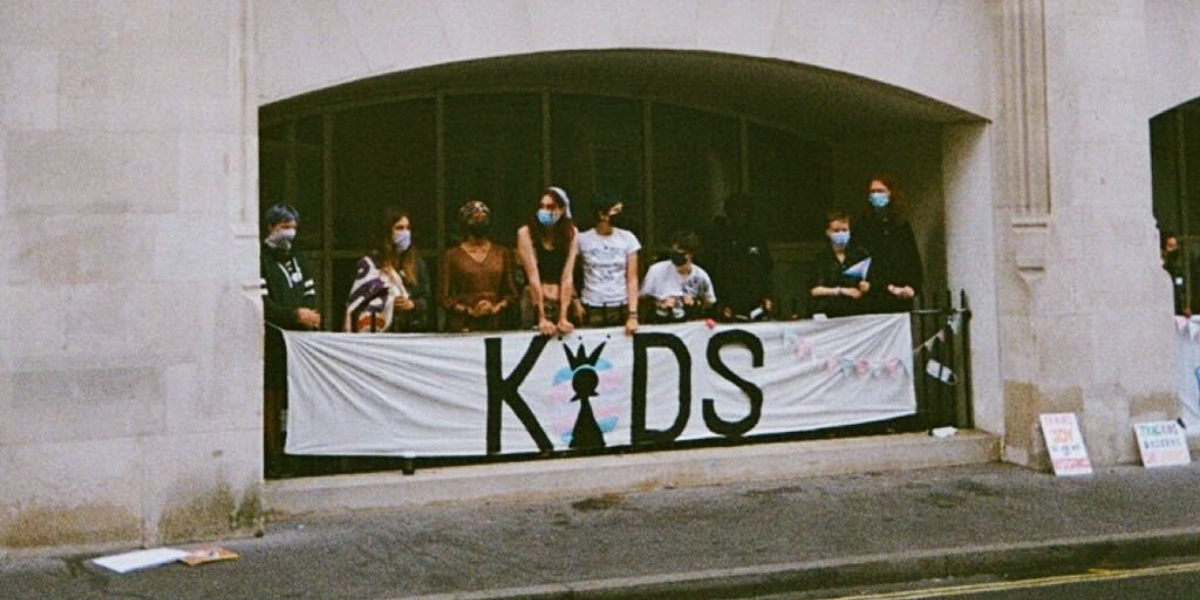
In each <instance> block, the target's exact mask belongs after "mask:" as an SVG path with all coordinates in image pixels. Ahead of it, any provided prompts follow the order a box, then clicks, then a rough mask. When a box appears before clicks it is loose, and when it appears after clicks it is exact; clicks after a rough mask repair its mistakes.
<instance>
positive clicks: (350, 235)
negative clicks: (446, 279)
mask: <svg viewBox="0 0 1200 600" xmlns="http://www.w3.org/2000/svg"><path fill="white" fill-rule="evenodd" d="M435 119H436V117H435V104H434V101H433V100H414V101H408V102H395V103H389V104H380V105H374V106H367V107H364V108H357V109H353V110H348V111H345V112H341V113H338V114H337V116H336V117H335V119H334V126H333V155H334V158H333V160H334V177H333V193H334V228H333V230H334V248H335V249H338V250H360V251H365V250H367V249H368V248H370V247H371V246H373V245H375V244H376V243H378V239H379V238H380V237H381V236H382V233H381V232H382V231H383V228H384V227H385V225H384V224H382V223H380V220H381V219H382V213H383V212H384V211H385V210H386V209H388V208H390V207H398V208H402V209H404V210H407V211H408V212H409V215H410V221H411V223H412V227H413V241H414V243H416V244H419V245H421V246H425V247H434V246H436V244H437V240H436V234H437V220H436V215H437V190H436V186H437V172H436V170H437V147H436V144H437V141H436V135H437V130H436V127H437V124H436V121H435ZM352 266H353V265H352Z"/></svg>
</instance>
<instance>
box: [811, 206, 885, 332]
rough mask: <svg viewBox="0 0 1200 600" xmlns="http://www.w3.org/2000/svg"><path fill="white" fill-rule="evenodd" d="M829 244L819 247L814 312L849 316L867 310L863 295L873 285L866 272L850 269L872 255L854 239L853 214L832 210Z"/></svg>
mask: <svg viewBox="0 0 1200 600" xmlns="http://www.w3.org/2000/svg"><path fill="white" fill-rule="evenodd" d="M825 222H826V227H825V235H826V236H827V237H828V238H829V245H828V246H825V247H824V248H821V249H820V250H818V251H817V255H816V258H815V261H814V262H815V270H814V272H813V287H812V289H811V290H809V293H810V294H811V295H812V297H813V315H818V314H820V315H825V316H826V317H848V316H851V315H858V314H862V313H864V312H866V308H865V305H864V300H863V298H864V297H865V294H866V293H867V292H868V291H869V290H870V289H871V284H870V283H868V282H867V280H866V279H867V275H870V274H871V273H870V270H869V269H864V271H866V273H865V274H857V275H856V274H853V273H848V272H847V270H849V269H851V268H853V267H856V266H857V265H860V263H863V261H865V260H866V259H867V257H868V256H869V255H868V254H867V251H866V250H864V249H863V248H862V246H859V245H858V244H851V243H850V216H849V215H847V214H846V213H844V212H842V211H840V210H831V211H829V213H828V214H827V215H826V217H825Z"/></svg>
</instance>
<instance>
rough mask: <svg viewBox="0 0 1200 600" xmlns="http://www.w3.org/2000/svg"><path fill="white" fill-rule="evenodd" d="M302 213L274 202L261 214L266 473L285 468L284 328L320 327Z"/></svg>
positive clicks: (280, 472) (272, 473) (285, 382)
mask: <svg viewBox="0 0 1200 600" xmlns="http://www.w3.org/2000/svg"><path fill="white" fill-rule="evenodd" d="M299 223H300V213H299V212H297V211H296V209H295V208H292V207H291V206H288V205H286V204H276V205H274V206H272V207H271V208H269V209H267V211H266V213H264V214H263V232H264V233H265V234H266V236H265V239H264V240H263V246H262V251H261V256H260V263H259V267H260V271H259V273H260V276H261V277H262V280H261V282H262V301H263V317H264V319H265V320H266V322H267V323H268V324H269V325H273V327H267V328H266V331H265V340H264V352H263V358H264V365H263V366H264V368H263V400H264V405H265V406H264V410H263V437H264V445H265V450H266V458H267V461H266V471H267V475H268V476H278V475H280V474H282V472H283V471H284V470H286V468H287V466H286V462H285V461H284V454H283V429H282V426H281V424H282V422H283V414H284V411H285V410H286V409H287V354H286V351H285V349H284V344H283V335H282V334H281V333H280V331H279V330H280V329H289V330H315V329H320V328H321V314H320V313H319V312H317V289H316V284H315V283H314V282H313V279H312V275H311V274H310V273H311V271H309V269H308V265H307V264H306V263H305V261H304V260H303V259H301V258H300V257H299V256H296V254H295V252H294V251H295V240H296V228H297V227H298V226H299Z"/></svg>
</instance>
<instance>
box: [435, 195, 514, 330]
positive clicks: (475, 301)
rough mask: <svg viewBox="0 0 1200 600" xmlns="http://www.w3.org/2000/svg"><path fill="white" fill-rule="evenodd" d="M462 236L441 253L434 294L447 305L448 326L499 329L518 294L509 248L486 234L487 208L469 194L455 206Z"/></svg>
mask: <svg viewBox="0 0 1200 600" xmlns="http://www.w3.org/2000/svg"><path fill="white" fill-rule="evenodd" d="M458 219H459V225H460V226H461V227H462V229H463V233H464V234H465V235H466V237H465V238H464V239H463V241H462V242H461V243H459V244H458V245H456V246H454V247H452V248H450V249H448V250H446V252H445V254H443V255H442V263H441V268H440V269H439V271H440V272H439V274H438V298H439V300H440V301H441V303H442V306H443V307H444V308H445V310H446V331H451V332H467V331H499V330H501V329H503V328H504V325H505V318H504V316H505V312H506V311H507V309H508V307H510V306H512V305H513V303H514V302H515V301H516V299H517V291H516V283H515V282H514V280H513V269H512V257H511V255H510V253H509V251H508V248H505V247H504V246H501V245H500V244H497V243H495V242H493V241H492V240H491V239H490V238H489V237H488V228H489V227H490V226H491V210H490V209H489V208H488V206H487V204H484V203H483V202H481V201H479V200H468V201H467V203H466V204H463V206H462V208H460V209H459V211H458Z"/></svg>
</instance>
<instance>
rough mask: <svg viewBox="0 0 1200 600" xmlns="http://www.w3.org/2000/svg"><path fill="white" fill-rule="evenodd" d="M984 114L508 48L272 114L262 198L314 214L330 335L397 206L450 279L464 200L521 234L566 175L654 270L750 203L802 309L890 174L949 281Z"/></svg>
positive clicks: (678, 65) (714, 59) (932, 280)
mask: <svg viewBox="0 0 1200 600" xmlns="http://www.w3.org/2000/svg"><path fill="white" fill-rule="evenodd" d="M980 122H981V119H980V118H979V117H977V116H974V115H971V114H969V113H966V112H964V111H962V110H959V109H956V108H954V107H951V106H948V105H945V104H943V103H940V102H937V101H934V100H930V99H928V98H925V97H922V96H919V95H916V94H913V93H912V92H908V91H905V90H901V89H898V88H895V87H892V86H889V85H886V84H882V83H879V82H874V81H869V80H865V79H862V78H859V77H855V76H851V75H847V74H844V73H836V72H832V71H828V70H824V69H819V68H815V67H809V66H804V65H798V64H795V63H788V62H784V61H777V60H764V59H756V58H748V57H743V56H734V55H727V54H716V53H707V52H678V51H657V50H655V51H651V50H619V51H572V52H561V53H544V54H531V55H523V56H512V57H502V58H493V59H486V60H478V61H469V62H462V63H453V64H447V65H441V66H435V67H428V68H422V69H418V70H412V71H404V72H400V73H394V74H389V75H383V76H379V77H375V78H371V79H366V80H361V81H356V82H352V83H348V84H344V85H341V86H337V87H334V88H329V89H325V90H320V91H317V92H312V93H309V94H305V95H303V96H298V97H295V98H291V99H288V100H285V101H281V102H277V103H274V104H271V105H267V106H264V107H262V109H261V110H260V134H261V135H260V169H261V174H260V184H261V194H260V200H261V202H262V204H263V207H264V208H265V207H266V206H269V205H270V204H272V203H274V202H278V201H283V202H287V203H289V204H293V205H295V206H297V207H298V208H299V209H300V211H301V213H302V222H303V227H302V233H301V236H300V238H299V240H298V248H299V250H300V251H301V252H302V253H304V254H305V255H306V258H307V259H308V260H309V263H310V264H312V265H314V266H318V269H319V277H318V281H319V284H318V287H319V290H318V291H319V297H320V306H321V309H322V312H323V313H324V314H325V315H326V318H325V323H326V329H333V330H336V329H338V328H339V327H340V324H341V322H342V319H341V314H342V312H343V310H344V305H345V304H344V303H345V300H346V295H347V292H348V290H349V287H350V283H351V281H352V279H353V276H354V266H355V263H356V261H357V260H358V259H359V258H360V257H361V256H362V255H363V254H365V253H367V252H368V251H369V250H370V245H371V243H372V238H373V236H374V234H375V230H376V229H377V228H378V220H379V219H380V216H379V215H380V213H381V212H382V211H383V210H384V209H385V208H386V207H390V206H396V205H399V206H402V207H403V208H405V209H407V210H408V212H409V213H410V215H411V216H412V221H413V225H414V230H415V233H414V239H415V243H416V244H417V246H418V248H420V249H421V252H422V253H423V254H424V257H425V260H426V263H427V264H428V265H429V266H430V268H431V271H433V273H431V275H432V276H433V277H436V269H437V262H438V260H437V259H438V257H439V256H440V255H441V253H442V251H443V250H444V249H445V248H447V247H449V246H450V245H452V244H454V243H455V241H456V238H457V235H458V232H457V230H456V227H455V223H456V217H455V215H456V213H457V209H458V207H459V206H460V205H461V204H462V203H463V202H464V201H465V200H467V199H468V198H475V199H481V200H484V201H486V202H488V203H489V204H490V205H491V207H492V217H493V218H492V221H493V232H492V233H493V235H494V237H495V238H496V239H498V240H499V241H501V242H502V243H505V244H509V245H511V244H512V243H513V240H514V238H515V232H516V229H517V228H518V226H519V225H520V224H521V223H522V222H523V221H524V220H525V219H527V218H528V216H529V214H530V213H531V211H532V209H533V208H532V207H533V206H534V205H535V203H536V200H537V196H538V194H539V192H540V190H542V189H543V188H544V187H546V186H547V185H551V184H553V185H559V186H561V187H564V188H565V189H566V190H567V191H568V192H569V194H570V195H571V197H572V200H573V202H574V203H575V207H576V210H575V212H576V217H577V218H578V220H579V221H580V225H581V227H583V228H585V229H586V228H588V227H590V226H591V225H592V222H593V219H592V218H591V216H590V215H589V211H588V210H587V207H588V205H589V204H590V201H591V200H592V199H593V198H597V197H603V196H616V197H618V198H620V199H621V200H622V201H624V202H625V203H626V204H627V206H628V207H629V210H628V211H627V214H630V215H631V216H632V217H633V218H632V219H631V221H632V222H631V223H628V227H629V228H630V229H632V230H634V231H635V233H637V235H638V236H639V238H640V239H641V240H642V244H643V247H644V248H645V250H644V251H643V259H642V261H641V262H642V268H643V271H644V269H645V266H646V265H647V264H649V262H651V260H652V259H653V256H654V253H655V252H656V250H657V249H658V248H659V247H661V246H663V245H664V244H665V243H666V242H667V241H668V240H669V239H670V237H671V236H672V234H673V233H674V232H675V231H676V230H678V229H691V230H693V231H696V232H699V233H704V232H706V230H708V229H709V227H710V224H711V223H713V222H714V218H715V217H718V216H720V215H722V214H723V213H724V211H725V210H726V208H727V207H726V204H727V202H728V201H729V200H730V199H731V198H732V197H734V196H735V195H738V194H744V195H746V196H748V197H750V198H753V199H754V201H755V202H756V203H757V205H758V208H759V211H758V212H759V215H760V223H759V225H760V226H761V228H762V230H763V232H764V235H765V237H766V239H767V241H768V244H769V249H770V252H771V254H772V256H773V257H774V259H775V268H774V271H773V274H772V276H773V292H772V295H773V296H774V297H775V298H776V301H777V304H778V305H779V306H780V307H781V308H782V310H783V312H784V313H785V314H798V315H807V314H808V313H809V312H810V311H809V308H808V293H807V292H808V289H809V288H810V287H811V283H810V282H811V276H812V275H811V271H812V259H813V256H814V254H815V252H816V250H817V249H818V248H819V247H821V246H822V245H823V244H824V243H825V242H824V228H825V222H824V214H825V212H826V211H827V210H828V209H830V208H833V207H839V208H844V209H846V210H847V211H849V212H851V213H854V212H857V211H859V210H861V209H862V208H863V207H864V206H865V196H866V193H865V187H866V184H867V183H868V181H869V178H870V176H871V175H872V174H875V173H879V172H890V173H893V174H896V175H897V176H898V177H899V179H900V181H901V182H902V183H903V184H904V185H905V187H906V188H907V190H908V192H909V194H910V197H911V198H912V199H913V205H912V207H911V213H910V218H911V219H912V221H913V225H914V228H915V229H916V230H917V233H918V238H919V240H920V245H921V253H922V256H923V262H924V266H925V272H926V282H927V288H928V289H930V290H937V291H939V292H940V291H941V290H945V289H946V284H947V281H948V277H947V260H946V244H947V241H946V238H947V235H946V225H945V220H946V204H947V201H946V198H947V194H948V193H952V192H947V191H945V190H944V189H943V188H944V183H943V169H944V161H945V160H946V158H945V156H944V155H945V153H946V152H947V150H945V148H947V147H949V148H951V150H949V152H951V153H953V152H954V150H953V149H954V148H958V147H959V145H962V146H964V147H965V146H966V145H964V144H961V143H960V142H953V141H951V142H946V141H945V140H944V139H943V138H944V137H945V134H946V132H947V131H948V130H949V129H950V128H951V127H952V126H961V125H964V124H965V125H968V126H970V127H975V126H977V125H978V124H979V123H980ZM960 137H961V136H960ZM950 138H954V136H950ZM954 139H957V138H954ZM947 144H949V146H947ZM955 144H959V145H955ZM967 145H969V144H967ZM960 175H961V174H960ZM984 210H990V209H987V208H985V209H984ZM699 262H700V264H701V265H702V266H703V262H702V260H701V261H699ZM718 294H720V290H719V287H718ZM335 470H336V468H335Z"/></svg>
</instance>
